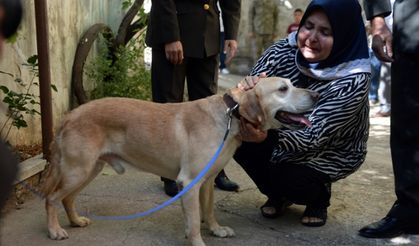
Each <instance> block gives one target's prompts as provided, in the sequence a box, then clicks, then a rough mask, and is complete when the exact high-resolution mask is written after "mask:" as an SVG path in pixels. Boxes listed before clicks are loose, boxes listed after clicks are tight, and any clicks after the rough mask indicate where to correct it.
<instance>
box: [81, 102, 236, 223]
mask: <svg viewBox="0 0 419 246" xmlns="http://www.w3.org/2000/svg"><path fill="white" fill-rule="evenodd" d="M237 107H238V104H237V105H236V106H234V107H233V108H228V109H227V112H226V114H227V116H228V117H229V119H228V124H227V130H226V133H225V134H224V138H223V141H222V142H221V144H220V146H219V147H218V149H217V151H216V152H215V154H214V156H213V157H212V158H211V160H210V161H209V162H208V164H207V165H206V166H205V167H204V169H202V170H201V172H200V173H199V174H198V175H197V176H196V177H195V178H194V179H193V180H192V182H191V183H189V184H188V185H187V186H186V187H185V188H183V189H182V190H181V191H180V192H179V193H178V194H176V196H174V197H172V198H170V199H169V200H167V201H166V202H164V203H162V204H160V205H158V206H157V207H154V208H151V209H149V210H147V211H144V212H139V213H135V214H130V215H120V216H100V215H89V213H87V214H86V215H85V216H87V217H90V218H92V219H95V220H132V219H137V218H142V217H145V216H147V215H150V214H152V213H155V212H157V211H159V210H161V209H163V208H165V207H167V206H169V205H171V204H172V203H174V202H175V201H177V200H178V199H179V198H181V197H182V196H183V195H184V194H185V193H186V192H188V191H189V190H190V189H192V187H193V186H194V185H196V184H197V183H198V182H199V180H201V179H202V178H203V177H204V176H205V174H207V172H208V171H209V170H210V168H211V167H212V166H213V165H214V163H215V161H216V160H217V158H218V156H219V155H220V153H221V150H222V149H223V147H224V143H225V140H226V139H227V136H228V134H229V132H230V128H231V119H232V112H233V111H234V110H235V109H236V108H237Z"/></svg>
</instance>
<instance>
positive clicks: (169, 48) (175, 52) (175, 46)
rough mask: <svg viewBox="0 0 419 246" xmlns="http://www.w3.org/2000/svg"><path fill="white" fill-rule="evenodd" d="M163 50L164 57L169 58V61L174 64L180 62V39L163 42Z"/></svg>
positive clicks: (181, 59)
mask: <svg viewBox="0 0 419 246" xmlns="http://www.w3.org/2000/svg"><path fill="white" fill-rule="evenodd" d="M164 51H165V52H166V58H167V60H169V62H171V63H173V64H175V65H178V64H181V63H182V61H183V47H182V43H181V42H180V41H175V42H172V43H167V44H165V45H164Z"/></svg>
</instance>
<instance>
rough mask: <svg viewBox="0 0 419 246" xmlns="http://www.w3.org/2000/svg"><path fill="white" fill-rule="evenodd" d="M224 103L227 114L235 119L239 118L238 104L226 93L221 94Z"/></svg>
mask: <svg viewBox="0 0 419 246" xmlns="http://www.w3.org/2000/svg"><path fill="white" fill-rule="evenodd" d="M223 100H224V103H225V104H226V105H227V108H228V109H227V114H229V113H230V114H231V115H233V116H234V117H236V118H237V119H240V114H239V104H238V103H237V102H236V101H234V99H233V98H232V97H231V96H230V95H229V94H227V93H225V94H224V96H223Z"/></svg>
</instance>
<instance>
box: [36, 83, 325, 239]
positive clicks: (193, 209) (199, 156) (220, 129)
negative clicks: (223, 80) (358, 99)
mask: <svg viewBox="0 0 419 246" xmlns="http://www.w3.org/2000/svg"><path fill="white" fill-rule="evenodd" d="M228 94H229V95H230V96H231V97H232V98H233V99H234V101H236V102H237V103H238V104H239V113H240V115H241V116H242V117H244V118H245V119H246V120H247V121H249V122H251V123H252V124H254V125H256V126H258V127H259V128H260V129H262V130H266V129H269V128H274V127H275V128H276V127H280V126H281V125H283V124H281V123H280V122H279V121H277V120H276V119H275V117H276V116H277V111H286V112H291V113H301V112H305V111H307V110H309V109H310V108H312V106H313V105H314V103H315V101H316V99H317V97H318V94H317V93H315V92H312V91H309V90H305V89H297V88H295V87H293V86H292V85H291V83H290V82H289V80H286V79H282V78H275V77H272V78H265V79H261V81H260V82H259V83H258V84H257V85H256V86H255V88H253V89H251V90H248V91H245V92H243V91H241V90H240V89H237V88H234V89H230V90H229V91H228ZM226 110H227V106H226V104H225V102H224V101H223V97H222V96H220V95H215V96H211V97H208V98H205V99H201V100H196V101H192V102H185V103H167V104H158V103H152V102H146V101H141V100H135V99H126V98H105V99H100V100H95V101H91V102H89V103H87V104H85V105H82V106H80V107H78V108H76V109H75V110H73V111H72V112H70V113H69V114H68V115H66V117H65V119H64V121H63V123H62V126H61V128H60V130H59V131H58V133H57V136H56V139H55V141H54V142H53V144H52V149H51V150H52V157H51V166H50V170H49V174H48V176H47V178H46V181H45V182H46V183H45V186H44V187H45V190H44V192H45V194H46V210H47V217H48V230H49V236H50V238H52V239H56V240H61V239H66V238H68V234H67V232H66V231H65V230H64V229H63V228H61V226H60V224H59V222H58V215H57V207H56V204H57V203H58V202H60V201H62V203H63V205H64V207H65V210H66V212H67V215H68V218H69V220H70V222H71V224H72V225H73V226H80V227H84V226H87V225H88V224H89V223H90V221H89V219H87V218H85V217H81V216H79V215H78V214H77V212H76V209H75V205H74V199H75V197H76V195H77V194H78V193H79V192H80V190H82V189H83V188H84V187H85V186H86V185H87V184H88V183H89V182H90V181H91V180H92V179H93V178H94V177H95V176H96V175H97V174H98V173H99V172H100V171H101V170H102V168H103V166H104V165H105V164H106V163H108V164H110V165H111V166H112V167H113V168H114V169H115V171H116V172H118V173H123V171H124V168H123V166H122V165H121V164H122V163H129V164H131V165H133V166H135V167H137V168H139V169H141V170H144V171H147V172H151V173H154V174H157V175H159V176H163V177H167V178H170V179H173V180H176V182H177V183H178V184H179V185H180V186H186V185H188V184H189V183H190V182H191V181H192V179H193V178H194V177H195V176H196V175H197V174H198V173H199V172H200V171H201V169H202V168H203V167H204V166H205V165H206V164H207V162H208V160H210V159H211V157H212V155H213V154H214V152H215V150H216V149H217V147H218V145H219V144H220V143H221V140H222V138H223V136H224V134H225V131H226V128H227V122H228V117H227V116H226ZM239 123H240V122H239V119H238V118H236V117H233V119H232V125H231V131H230V134H229V136H228V138H227V139H226V142H225V146H224V148H223V150H222V152H221V154H220V156H219V157H218V159H217V161H216V163H215V164H214V166H213V167H212V169H211V170H210V171H209V172H208V173H207V174H206V176H205V177H204V178H203V179H202V180H200V181H199V183H197V184H196V185H195V186H194V187H193V188H192V189H191V190H190V191H189V192H188V193H186V194H185V195H184V196H183V197H182V206H183V211H184V214H185V220H186V221H185V222H186V236H187V237H188V238H189V240H190V243H191V244H192V245H204V242H203V240H202V238H201V233H200V223H201V218H200V209H201V211H202V215H203V218H202V219H203V220H204V221H206V222H207V223H208V226H209V229H210V231H211V232H212V233H213V234H214V235H215V236H218V237H229V236H233V235H234V231H233V230H232V229H231V228H229V227H225V226H220V225H219V224H218V223H217V221H216V219H215V217H214V211H213V189H214V178H215V176H216V174H217V173H218V172H219V171H220V170H221V169H222V168H224V166H225V165H226V164H227V163H228V161H229V160H230V159H231V158H232V156H233V154H234V152H235V151H236V149H237V148H238V147H239V145H240V143H241V141H240V140H239V139H238V137H237V136H238V134H239Z"/></svg>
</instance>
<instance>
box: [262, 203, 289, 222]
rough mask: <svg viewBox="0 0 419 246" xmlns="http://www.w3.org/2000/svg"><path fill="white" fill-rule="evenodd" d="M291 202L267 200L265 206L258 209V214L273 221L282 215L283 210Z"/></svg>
mask: <svg viewBox="0 0 419 246" xmlns="http://www.w3.org/2000/svg"><path fill="white" fill-rule="evenodd" d="M291 205H292V202H290V201H288V200H286V199H283V200H281V201H274V200H273V199H268V200H267V201H266V202H265V204H263V205H262V207H260V213H261V214H262V216H263V217H265V218H268V219H275V218H277V217H278V216H280V215H282V214H284V210H285V209H286V208H287V207H289V206H291Z"/></svg>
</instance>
